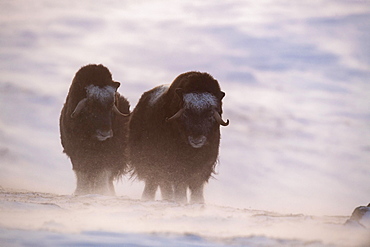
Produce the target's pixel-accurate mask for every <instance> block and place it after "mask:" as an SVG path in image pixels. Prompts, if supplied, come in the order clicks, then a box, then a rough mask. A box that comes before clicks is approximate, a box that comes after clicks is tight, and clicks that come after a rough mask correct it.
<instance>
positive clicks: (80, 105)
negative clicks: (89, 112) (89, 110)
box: [71, 98, 87, 118]
mask: <svg viewBox="0 0 370 247" xmlns="http://www.w3.org/2000/svg"><path fill="white" fill-rule="evenodd" d="M86 102H87V98H84V99H82V100H80V102H78V104H77V106H76V108H75V109H74V111H73V112H72V114H71V118H75V117H77V116H78V115H79V114H80V112H81V111H82V109H83V108H85V106H86Z"/></svg>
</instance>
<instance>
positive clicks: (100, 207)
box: [0, 190, 370, 247]
mask: <svg viewBox="0 0 370 247" xmlns="http://www.w3.org/2000/svg"><path fill="white" fill-rule="evenodd" d="M347 218H348V217H343V216H327V217H325V216H321V217H316V216H308V215H302V214H297V215H284V214H278V213H274V212H266V211H261V210H251V209H237V208H231V207H222V206H216V205H182V206H181V205H178V204H175V203H171V202H161V201H152V202H141V201H138V200H132V199H129V198H127V197H108V196H99V195H86V196H72V195H56V194H46V193H37V192H19V191H18V192H16V191H5V190H3V191H2V192H1V193H0V239H1V244H2V246H22V245H37V246H65V245H70V246H72V245H74V246H75V245H78V244H87V245H92V246H100V245H104V246H109V245H111V246H112V245H123V244H124V246H310V247H311V246H312V247H313V246H359V245H361V244H365V243H366V241H367V240H370V239H369V238H368V237H369V234H370V231H369V229H366V228H364V227H361V226H360V225H357V226H356V225H353V226H344V225H343V223H344V222H345V220H346V219H347ZM363 223H364V224H368V223H369V222H363ZM366 238H368V239H366ZM367 243H370V242H367ZM364 246H365V245H364Z"/></svg>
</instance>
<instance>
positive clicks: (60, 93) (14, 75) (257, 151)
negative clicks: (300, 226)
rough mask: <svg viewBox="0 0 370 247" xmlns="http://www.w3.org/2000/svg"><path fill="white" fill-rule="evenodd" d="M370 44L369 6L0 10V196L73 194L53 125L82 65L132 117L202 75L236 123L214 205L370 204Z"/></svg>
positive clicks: (226, 133) (233, 3) (293, 209)
mask: <svg viewBox="0 0 370 247" xmlns="http://www.w3.org/2000/svg"><path fill="white" fill-rule="evenodd" d="M369 44H370V2H369V1H366V0H363V1H362V0H358V1H356V0H354V1H345V0H325V1H324V0H322V1H320V0H315V1H310V0H305V1H289V0H279V1H268V0H266V1H252V0H248V1H238V0H230V1H163V0H150V1H149V0H142V1H138V0H132V1H130V0H127V1H119V0H111V1H72V0H66V1H46V0H45V1H42V0H40V1H21V0H12V1H10V0H9V1H8V0H4V1H0V186H1V187H3V188H12V189H25V190H29V191H40V192H51V193H58V194H72V193H73V190H74V187H75V178H74V174H73V171H72V169H71V163H70V161H69V159H68V158H67V157H66V156H65V155H64V154H63V153H62V147H61V144H60V140H59V126H58V125H59V123H58V121H59V114H60V110H61V108H62V106H63V103H64V100H65V97H66V95H67V92H68V89H69V86H70V83H71V80H72V78H73V76H74V74H75V73H76V71H77V70H78V69H79V68H80V67H81V66H84V65H86V64H89V63H98V64H99V63H102V64H104V65H105V66H107V67H108V68H109V69H110V71H111V72H112V74H113V78H114V79H115V80H117V81H120V82H121V87H120V88H119V91H120V93H122V94H123V95H124V96H126V97H127V98H128V99H129V101H130V103H131V110H132V109H133V108H134V106H135V105H136V103H137V101H138V99H139V97H140V95H141V94H142V93H143V92H144V91H146V90H149V89H151V88H153V87H155V86H157V85H160V84H166V83H171V82H172V81H173V79H174V78H175V77H176V76H177V75H179V74H180V73H183V72H186V71H190V70H197V71H204V72H208V73H210V74H211V75H213V76H214V77H215V78H216V79H217V80H218V81H219V82H220V84H221V87H222V89H223V90H224V91H225V92H226V97H225V98H224V118H225V119H227V118H228V119H230V125H229V126H228V127H223V128H222V140H221V143H222V144H221V147H220V158H219V160H220V161H219V165H218V167H217V172H218V174H217V175H215V179H212V180H210V182H209V184H208V185H207V186H206V194H205V195H206V202H207V204H210V205H211V204H216V205H222V206H232V207H239V208H248V209H260V210H270V211H277V212H281V213H307V214H316V215H350V213H351V212H352V211H353V209H354V208H355V207H357V206H359V205H365V204H368V203H369V202H370V197H369V196H370V179H369V178H370V82H369V78H370V45H369ZM142 188H143V184H142V183H141V182H138V181H130V180H129V179H128V177H126V178H124V179H123V180H122V181H121V182H118V183H117V184H116V190H117V194H118V196H128V197H129V198H132V199H139V198H140V196H141V192H142Z"/></svg>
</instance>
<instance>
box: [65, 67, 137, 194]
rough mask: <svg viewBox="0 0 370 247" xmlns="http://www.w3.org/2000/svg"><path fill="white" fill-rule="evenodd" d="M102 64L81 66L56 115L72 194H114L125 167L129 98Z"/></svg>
mask: <svg viewBox="0 0 370 247" xmlns="http://www.w3.org/2000/svg"><path fill="white" fill-rule="evenodd" d="M119 86H120V83H119V82H115V81H113V80H112V75H111V73H110V71H109V70H108V69H107V68H106V67H104V66H103V65H95V64H90V65H87V66H84V67H82V68H81V69H80V70H79V71H78V72H77V73H76V75H75V77H74V78H73V81H72V84H71V86H70V89H69V92H68V95H67V99H66V102H65V104H64V107H63V109H62V112H61V115H60V137H61V142H62V146H63V148H64V153H66V154H67V156H69V157H70V159H71V162H72V166H73V170H74V172H75V174H76V178H77V186H76V190H75V194H76V195H83V194H103V195H114V194H115V192H114V186H113V180H114V179H116V178H119V177H120V176H121V175H122V174H124V172H125V171H126V169H127V155H125V150H126V147H127V138H128V136H127V130H128V119H129V118H128V115H129V114H130V111H129V107H130V106H129V102H128V101H127V100H126V99H125V98H124V97H123V96H121V95H120V94H119V93H118V92H117V88H118V87H119Z"/></svg>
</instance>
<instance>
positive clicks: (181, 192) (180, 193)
mask: <svg viewBox="0 0 370 247" xmlns="http://www.w3.org/2000/svg"><path fill="white" fill-rule="evenodd" d="M186 190H187V185H186V184H185V183H183V182H178V183H175V185H174V194H175V202H177V203H179V204H186V203H187V202H188V198H187V196H186Z"/></svg>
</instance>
